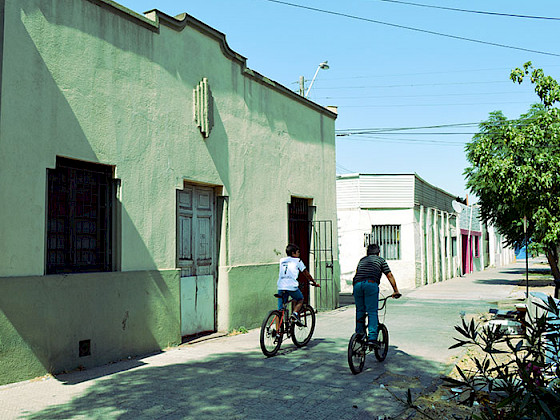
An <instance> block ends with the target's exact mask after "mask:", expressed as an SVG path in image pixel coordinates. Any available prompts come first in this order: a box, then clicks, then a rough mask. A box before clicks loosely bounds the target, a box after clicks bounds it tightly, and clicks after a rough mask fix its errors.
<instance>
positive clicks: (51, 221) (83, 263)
mask: <svg viewBox="0 0 560 420" xmlns="http://www.w3.org/2000/svg"><path fill="white" fill-rule="evenodd" d="M112 170H113V169H112V167H111V166H107V165H100V164H94V163H87V162H80V161H74V160H70V159H64V158H57V162H56V169H48V170H47V178H48V190H47V193H48V214H47V255H46V257H47V261H46V273H47V274H56V273H79V272H94V271H111V270H112V240H111V235H112V206H113V197H114V191H115V190H114V185H113V181H114V180H113V179H112Z"/></svg>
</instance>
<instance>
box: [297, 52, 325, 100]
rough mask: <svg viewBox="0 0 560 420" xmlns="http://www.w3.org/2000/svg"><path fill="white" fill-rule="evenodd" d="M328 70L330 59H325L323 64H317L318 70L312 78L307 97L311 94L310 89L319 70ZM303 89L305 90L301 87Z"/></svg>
mask: <svg viewBox="0 0 560 420" xmlns="http://www.w3.org/2000/svg"><path fill="white" fill-rule="evenodd" d="M321 69H322V70H328V69H329V64H328V61H327V60H325V61H323V62H322V63H321V64H319V65H318V66H317V70H316V71H315V75H314V76H313V79H311V84H310V85H309V88H307V92H306V94H305V95H304V96H305V97H306V98H307V96H308V95H309V91H310V90H311V86H313V82H315V78H316V77H317V74H318V73H319V70H321ZM301 91H302V92H303V89H301Z"/></svg>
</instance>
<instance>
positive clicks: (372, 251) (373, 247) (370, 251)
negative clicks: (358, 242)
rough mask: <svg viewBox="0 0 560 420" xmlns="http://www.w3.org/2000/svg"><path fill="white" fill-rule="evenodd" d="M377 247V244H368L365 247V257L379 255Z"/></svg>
mask: <svg viewBox="0 0 560 420" xmlns="http://www.w3.org/2000/svg"><path fill="white" fill-rule="evenodd" d="M380 251H381V250H380V249H379V245H377V244H369V245H368V247H367V255H379V252H380Z"/></svg>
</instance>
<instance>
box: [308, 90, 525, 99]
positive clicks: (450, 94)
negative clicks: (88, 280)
mask: <svg viewBox="0 0 560 420" xmlns="http://www.w3.org/2000/svg"><path fill="white" fill-rule="evenodd" d="M525 94H526V92H518V91H516V92H480V93H443V94H440V95H399V98H439V97H446V96H491V95H525ZM382 98H395V95H375V96H316V97H315V99H337V100H338V99H382Z"/></svg>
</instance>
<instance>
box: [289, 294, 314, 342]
mask: <svg viewBox="0 0 560 420" xmlns="http://www.w3.org/2000/svg"><path fill="white" fill-rule="evenodd" d="M299 320H300V322H301V324H302V326H301V327H300V326H298V325H296V323H295V322H293V321H292V322H291V324H290V335H291V336H292V341H293V342H294V344H295V345H296V347H303V346H305V345H306V344H307V343H309V341H310V340H311V336H312V335H313V331H315V310H314V309H313V307H312V306H311V305H308V304H307V303H304V304H303V306H302V307H301V310H300V311H299Z"/></svg>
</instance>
